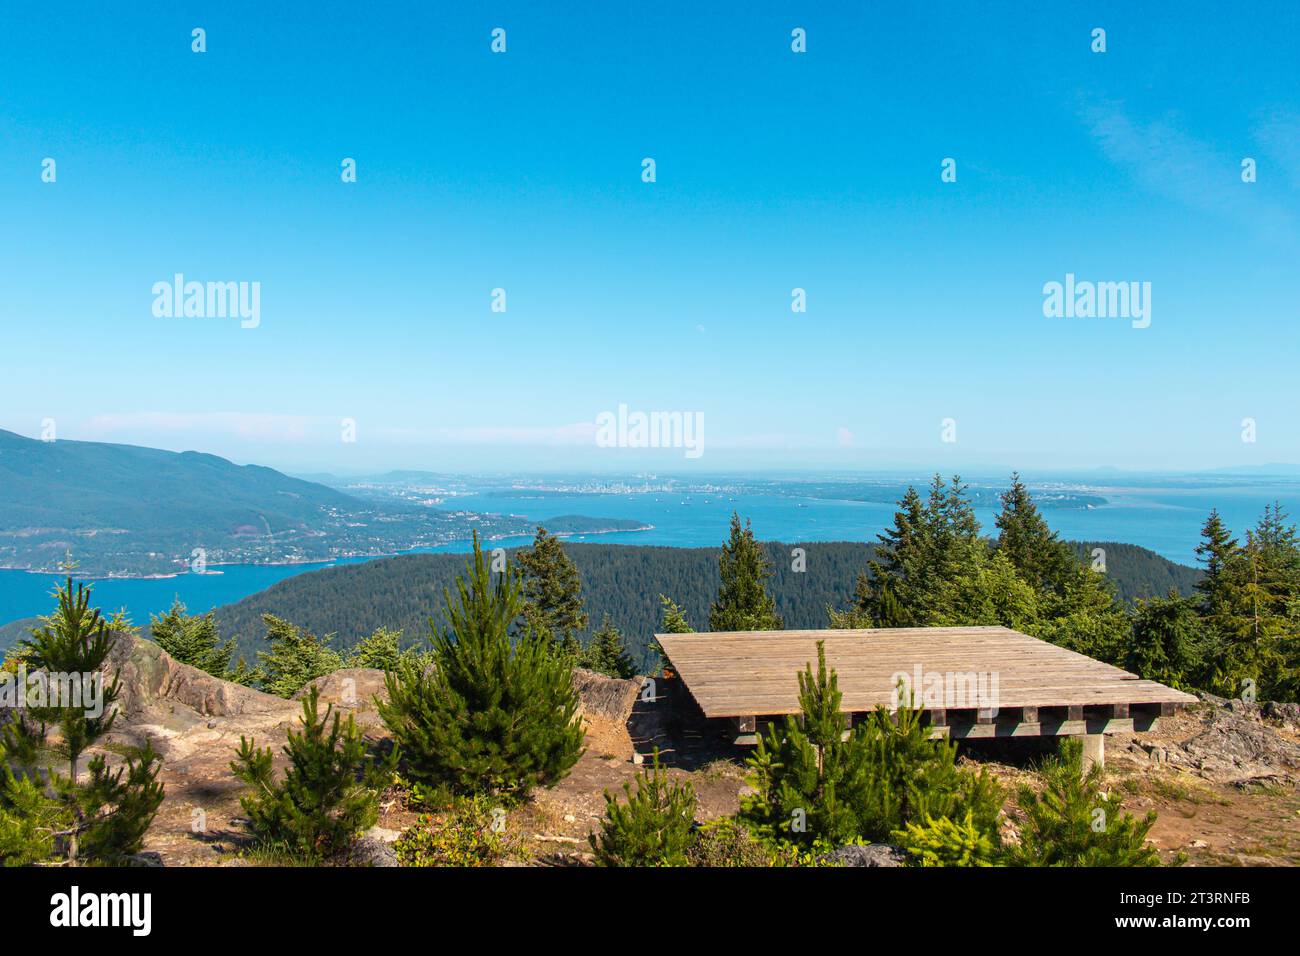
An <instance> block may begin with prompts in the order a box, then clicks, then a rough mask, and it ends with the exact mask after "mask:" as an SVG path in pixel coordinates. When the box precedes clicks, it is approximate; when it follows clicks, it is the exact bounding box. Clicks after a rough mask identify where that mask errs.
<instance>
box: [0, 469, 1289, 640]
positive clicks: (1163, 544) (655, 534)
mask: <svg viewBox="0 0 1300 956" xmlns="http://www.w3.org/2000/svg"><path fill="white" fill-rule="evenodd" d="M1061 484H1062V486H1067V485H1068V487H1069V489H1070V490H1075V491H1079V492H1082V493H1087V494H1092V495H1099V496H1101V497H1104V498H1105V499H1106V504H1104V505H1101V506H1099V507H1095V508H1077V507H1076V508H1060V507H1045V508H1044V509H1043V513H1044V515H1045V517H1046V518H1047V520H1048V523H1049V524H1050V525H1051V526H1052V527H1053V528H1054V529H1055V530H1056V531H1058V532H1059V533H1060V535H1061V537H1062V538H1066V539H1075V540H1092V541H1099V540H1100V541H1122V542H1127V543H1130V544H1137V545H1142V546H1143V547H1147V548H1150V549H1151V550H1153V551H1155V552H1157V553H1159V554H1162V555H1164V556H1165V557H1167V558H1169V559H1171V560H1173V561H1178V562H1180V563H1183V564H1189V565H1194V564H1195V563H1196V555H1195V550H1194V549H1195V547H1196V544H1197V542H1198V540H1199V536H1200V528H1201V525H1202V523H1203V522H1204V521H1205V518H1206V516H1207V515H1208V514H1209V512H1210V509H1211V508H1216V507H1217V508H1218V510H1219V513H1220V514H1221V515H1222V516H1223V518H1224V520H1225V521H1226V522H1227V523H1228V526H1229V527H1230V528H1231V529H1232V530H1233V532H1234V533H1235V534H1237V535H1238V536H1244V533H1245V530H1246V528H1248V527H1251V526H1253V525H1254V523H1255V521H1256V520H1257V519H1258V517H1259V515H1260V512H1261V511H1262V510H1263V508H1264V506H1265V505H1266V504H1268V503H1270V502H1272V501H1275V500H1276V501H1279V502H1281V503H1282V505H1283V507H1285V508H1286V509H1287V510H1288V511H1290V512H1291V514H1292V515H1293V516H1294V515H1297V514H1300V481H1297V480H1288V479H1280V478H1279V479H1241V478H1188V479H1181V480H1175V479H1168V478H1163V479H1158V480H1157V479H1151V480H1138V479H1133V480H1126V481H1125V483H1123V484H1120V483H1115V484H1103V483H1093V482H1089V483H1086V484H1084V483H1081V482H1075V483H1066V482H1062V483H1061ZM446 507H448V508H452V509H455V510H471V511H480V512H496V513H503V514H514V515H523V516H527V517H528V518H530V519H532V520H535V521H546V520H548V519H550V518H554V517H556V516H558V515H565V514H584V515H590V516H594V517H605V518H627V519H633V520H637V521H640V522H643V523H645V524H649V525H653V528H652V529H651V530H648V531H626V532H612V533H608V534H589V535H574V536H572V537H571V538H570V539H569V540H573V541H592V542H607V543H611V544H613V543H624V544H655V545H671V546H675V547H714V546H717V545H718V544H720V543H721V542H722V541H723V539H724V538H725V537H726V535H727V528H728V522H729V520H730V517H731V513H732V511H733V510H734V511H737V512H738V513H739V514H740V515H741V516H742V517H744V518H749V519H750V521H751V522H752V524H753V528H754V533H755V534H756V535H757V536H758V537H759V538H760V539H762V540H779V541H787V542H792V541H873V540H875V536H876V535H877V534H878V533H879V532H880V531H881V530H883V529H884V528H885V527H886V526H887V525H888V524H889V523H890V522H892V520H893V515H894V510H895V506H894V505H893V504H887V503H883V502H863V501H848V500H833V499H826V498H806V497H797V496H791V495H787V494H735V495H730V494H700V493H692V494H685V493H679V494H673V493H668V492H662V491H660V492H637V493H619V494H578V493H574V494H555V493H547V494H545V495H539V494H537V493H535V492H530V491H527V490H519V491H496V492H485V493H479V494H472V495H466V496H458V497H456V498H454V499H451V500H450V501H448V502H447V505H446ZM976 515H977V516H978V518H979V520H980V523H981V524H982V526H983V527H984V528H985V530H986V532H992V530H993V515H994V510H993V509H992V508H977V509H976ZM528 540H529V539H527V538H518V539H508V540H505V541H502V542H495V544H501V545H504V546H507V547H513V546H515V545H522V544H527V543H528ZM435 550H438V551H451V552H463V551H467V550H469V543H468V542H455V543H453V544H449V545H446V546H443V547H440V548H437V549H435ZM348 560H350V561H361V560H368V559H364V558H356V559H348ZM328 566H330V565H329V564H303V565H280V566H267V565H227V566H224V567H219V568H214V569H213V570H219V571H221V572H222V573H221V574H207V575H195V574H184V575H179V576H177V577H174V578H162V579H151V580H120V579H111V580H103V581H98V582H95V584H94V596H95V598H94V599H95V603H96V604H97V605H98V606H100V607H102V608H104V609H105V610H106V611H107V610H117V609H119V608H124V609H126V611H127V612H128V613H129V614H130V615H131V617H132V619H133V620H134V621H135V622H136V623H137V624H141V623H145V622H147V621H148V620H149V617H150V615H151V614H157V613H160V612H162V611H165V610H166V609H167V608H168V607H169V606H170V605H171V602H172V600H173V598H174V597H179V598H180V599H181V600H182V601H184V602H185V604H186V605H187V606H188V607H189V609H190V611H191V612H201V611H206V610H208V609H209V608H212V607H216V606H218V605H222V604H228V603H231V602H233V601H238V600H239V599H241V598H243V597H246V596H248V595H250V594H254V593H256V592H257V591H260V590H262V589H264V588H267V587H270V586H271V585H272V584H274V583H276V582H277V581H280V580H283V579H284V578H287V577H290V576H292V575H295V574H301V573H304V572H306V571H311V570H315V569H318V568H322V567H328ZM56 580H57V578H56V577H55V576H53V575H39V574H29V573H27V572H23V571H5V570H0V623H3V622H6V621H11V620H14V619H17V618H21V617H29V616H32V615H35V614H43V613H47V612H48V611H49V609H50V607H51V598H50V591H51V590H52V588H53V586H54V584H55V582H56Z"/></svg>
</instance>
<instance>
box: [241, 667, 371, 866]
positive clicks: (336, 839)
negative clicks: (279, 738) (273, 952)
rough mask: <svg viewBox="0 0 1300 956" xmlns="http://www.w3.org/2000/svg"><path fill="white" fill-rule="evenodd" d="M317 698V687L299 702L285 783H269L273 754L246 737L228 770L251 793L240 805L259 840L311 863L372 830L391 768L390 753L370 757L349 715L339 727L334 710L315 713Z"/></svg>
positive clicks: (287, 752)
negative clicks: (295, 729)
mask: <svg viewBox="0 0 1300 956" xmlns="http://www.w3.org/2000/svg"><path fill="white" fill-rule="evenodd" d="M319 699H320V691H319V690H318V689H317V688H315V687H313V688H311V690H310V691H309V692H308V694H307V696H306V697H304V698H303V702H302V717H301V723H302V726H301V729H299V730H298V731H296V732H295V731H292V730H291V731H289V741H288V743H287V744H286V745H285V747H284V753H285V755H286V756H287V757H288V758H289V766H288V768H287V769H286V771H285V774H284V779H283V780H280V781H277V780H276V779H275V772H274V769H273V764H274V755H273V754H272V752H271V748H270V747H263V748H258V747H257V746H255V743H256V742H255V741H254V740H250V739H248V738H246V737H240V739H239V750H238V752H237V754H236V759H235V760H233V761H231V764H230V769H231V771H232V772H233V773H234V774H235V776H236V777H238V778H239V779H240V780H242V781H243V782H244V783H246V784H247V785H248V786H249V787H251V788H252V792H251V793H249V794H246V795H245V796H243V797H241V798H240V804H241V805H242V806H243V808H244V812H245V813H246V814H248V820H249V826H250V827H251V829H252V831H253V833H254V834H255V835H256V837H257V838H258V840H259V841H260V842H262V843H265V844H272V845H275V844H279V845H283V846H286V847H288V848H289V849H291V850H293V851H295V852H298V853H301V854H303V855H305V856H306V857H307V858H309V859H313V860H314V859H322V858H327V857H330V856H332V855H334V854H336V853H338V852H340V851H342V850H344V849H346V848H347V846H348V845H349V844H350V843H351V842H352V841H353V840H354V839H355V838H356V837H357V836H358V835H359V834H360V833H362V832H363V831H364V830H367V829H369V828H370V827H372V826H374V824H375V821H376V820H377V819H378V818H379V796H380V794H381V793H382V792H383V791H384V789H385V788H386V787H387V786H388V784H389V782H390V781H391V780H392V777H393V772H394V770H395V768H396V766H397V751H396V750H394V751H393V752H391V753H390V754H389V756H388V757H387V758H385V759H377V758H375V757H374V756H372V755H370V754H368V753H367V748H366V740H365V737H364V735H363V734H362V733H361V731H360V729H358V728H357V725H356V721H355V720H354V719H353V716H352V715H351V714H349V715H348V719H347V722H346V723H343V722H342V721H341V715H339V714H337V713H333V707H332V706H327V707H326V708H325V713H324V714H321V713H320V707H319ZM331 715H332V716H333V720H332V721H331V719H330V718H331Z"/></svg>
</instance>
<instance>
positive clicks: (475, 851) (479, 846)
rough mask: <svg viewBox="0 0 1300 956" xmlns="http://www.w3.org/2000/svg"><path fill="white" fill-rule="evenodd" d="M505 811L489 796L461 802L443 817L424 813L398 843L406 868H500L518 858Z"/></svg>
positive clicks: (395, 845) (469, 798) (517, 850)
mask: <svg viewBox="0 0 1300 956" xmlns="http://www.w3.org/2000/svg"><path fill="white" fill-rule="evenodd" d="M505 819H506V818H505V810H504V809H503V808H501V807H499V806H496V805H495V803H494V802H493V801H491V800H489V799H488V798H487V797H483V796H474V797H468V798H462V799H459V800H457V801H456V802H455V803H454V804H453V806H452V807H451V808H450V810H449V811H448V812H446V813H444V814H441V815H434V814H424V815H422V816H421V817H420V818H419V819H418V820H416V822H415V824H414V825H412V826H411V827H410V828H408V829H407V830H406V832H404V833H403V834H402V836H401V839H399V840H398V841H397V843H396V844H394V849H395V850H396V851H397V860H398V862H399V863H401V864H402V865H403V866H496V865H497V864H499V863H501V862H502V861H503V860H505V859H507V858H508V857H512V856H518V855H519V848H518V845H517V844H516V842H515V841H513V840H511V839H510V837H509V836H508V835H507V833H506V829H505Z"/></svg>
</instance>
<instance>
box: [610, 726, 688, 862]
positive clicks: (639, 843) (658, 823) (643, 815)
mask: <svg viewBox="0 0 1300 956" xmlns="http://www.w3.org/2000/svg"><path fill="white" fill-rule="evenodd" d="M623 796H624V801H623V803H619V801H618V799H617V798H616V797H615V796H614V795H613V794H611V793H610V792H609V791H608V790H606V791H605V819H604V820H603V821H602V822H601V830H600V835H599V837H597V836H596V834H594V833H593V834H591V835H590V836H589V837H588V838H587V839H588V840H589V841H590V843H591V847H592V849H593V850H594V851H595V853H596V862H597V863H599V864H600V865H601V866H685V865H686V863H687V856H686V854H687V850H688V848H689V846H690V840H691V825H692V823H693V822H694V819H695V790H694V788H693V787H692V786H691V784H690V783H689V782H686V783H677V782H674V781H670V780H669V779H668V775H667V774H666V773H664V772H663V770H661V769H660V766H659V751H658V750H656V751H655V754H654V763H653V765H652V767H651V768H650V769H648V770H643V771H642V772H641V773H639V774H638V775H637V779H636V792H635V793H633V792H632V786H631V784H627V783H625V784H623Z"/></svg>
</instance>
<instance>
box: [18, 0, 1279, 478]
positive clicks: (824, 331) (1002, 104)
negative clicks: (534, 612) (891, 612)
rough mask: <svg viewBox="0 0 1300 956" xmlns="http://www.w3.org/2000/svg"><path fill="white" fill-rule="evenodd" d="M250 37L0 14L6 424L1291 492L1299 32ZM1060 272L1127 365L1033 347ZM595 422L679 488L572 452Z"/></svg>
mask: <svg viewBox="0 0 1300 956" xmlns="http://www.w3.org/2000/svg"><path fill="white" fill-rule="evenodd" d="M280 6H281V5H279V4H268V3H265V2H258V3H221V4H186V3H174V2H166V3H163V2H158V3H137V2H133V3H130V4H121V5H114V6H113V9H112V10H111V11H110V10H109V9H108V7H107V6H103V7H98V6H91V5H86V4H64V3H57V2H54V3H48V4H40V5H37V6H35V7H28V8H24V9H22V10H18V9H16V8H15V10H12V11H10V13H9V15H8V16H7V17H6V23H5V27H4V29H3V30H2V31H0V64H3V82H0V218H2V220H3V224H4V225H3V229H2V230H0V336H2V337H0V347H2V351H0V355H2V359H0V427H5V428H9V429H12V430H15V431H18V432H20V433H22V434H27V435H36V434H37V433H38V432H39V429H40V422H41V420H42V419H44V418H53V419H55V420H56V422H57V424H58V429H59V431H58V434H59V437H62V438H89V439H98V440H105V441H124V442H131V443H137V444H147V445H154V446H159V447H166V448H176V449H183V448H198V449H201V450H205V451H212V452H215V453H218V454H224V455H227V456H229V457H232V458H235V459H237V460H240V461H257V462H262V463H266V464H271V465H275V466H278V467H283V468H287V469H293V470H308V469H318V468H320V469H325V468H330V469H334V470H338V471H349V470H353V471H355V470H362V469H368V468H379V467H411V468H432V469H444V468H519V469H529V468H548V467H566V468H568V467H572V468H586V467H591V468H600V469H621V468H634V467H642V466H653V467H658V468H661V469H662V470H681V471H689V470H692V469H694V470H701V471H707V470H714V469H723V468H733V467H734V468H763V467H772V468H791V467H799V466H808V467H834V468H845V469H848V468H873V467H886V466H892V465H900V464H903V465H921V466H925V467H935V468H943V469H945V470H947V469H948V468H949V467H950V466H951V467H963V468H969V467H973V466H979V465H982V464H996V465H1003V464H1005V465H1007V466H1014V467H1020V468H1026V469H1028V468H1040V469H1041V468H1054V467H1062V468H1064V467H1088V466H1101V465H1116V466H1121V467H1132V468H1152V467H1209V466H1222V465H1241V464H1250V463H1262V462H1271V461H1297V460H1300V416H1297V415H1296V414H1295V409H1296V408H1297V407H1300V376H1298V375H1297V374H1296V369H1295V366H1296V364H1297V356H1300V349H1298V348H1297V346H1298V345H1300V314H1298V313H1300V306H1298V305H1297V294H1296V281H1297V276H1298V275H1300V272H1298V270H1297V264H1298V263H1300V257H1298V256H1297V253H1298V252H1300V242H1298V241H1297V239H1298V233H1297V217H1298V216H1300V202H1298V200H1300V83H1297V75H1300V74H1298V72H1297V71H1298V69H1300V59H1298V58H1297V56H1296V52H1295V46H1294V44H1295V38H1296V36H1298V35H1300V12H1298V8H1297V5H1296V4H1293V3H1276V4H1250V5H1247V6H1240V5H1228V4H1210V3H1180V4H1170V5H1160V4H1140V5H1139V4H1133V3H1131V2H1128V3H1113V4H1107V3H1089V4H1068V3H1064V2H1059V3H1050V2H1049V3H963V4H943V3H929V4H875V3H852V4H847V3H845V4H834V3H830V4H828V3H782V4H767V3H745V4H707V5H705V4H698V3H681V4H678V3H671V2H665V3H656V4H650V5H646V4H632V3H608V2H599V3H597V2H593V3H589V4H578V3H566V4H556V5H539V4H537V3H510V4H506V3H486V4H472V5H452V4H432V3H410V4H386V3H329V2H322V3H315V4H312V5H310V8H308V7H307V6H305V5H304V6H303V7H302V10H303V12H301V13H292V14H291V13H288V12H285V11H283V10H280V9H276V8H278V7H280ZM284 6H294V5H284ZM465 6H469V7H471V8H472V9H463V8H464V7H465ZM545 6H553V7H556V8H563V10H564V12H563V13H560V12H549V11H547V10H546V9H544V7H545ZM1139 8H1140V9H1139ZM308 10H310V12H307V11H308ZM194 27H203V28H204V29H206V31H207V46H208V50H207V52H206V53H203V54H195V53H192V52H191V49H190V45H191V37H190V31H191V30H192V29H193V28H194ZM494 27H503V28H505V29H506V31H507V53H506V54H504V55H494V54H492V53H491V52H490V50H489V43H490V32H491V30H492V29H493V28H494ZM794 27H803V28H805V29H806V30H807V35H808V41H807V42H808V52H807V53H805V54H802V55H797V54H794V53H792V52H791V50H790V31H791V29H793V28H794ZM1094 27H1103V28H1105V29H1106V31H1107V52H1106V53H1104V54H1094V53H1092V52H1091V50H1090V43H1091V38H1090V32H1091V30H1092V29H1093V28H1094ZM647 156H649V157H654V159H655V160H656V162H657V173H658V181H657V182H656V183H654V184H645V183H643V182H641V176H640V174H641V160H642V159H643V158H644V157H647ZM1247 156H1249V157H1253V158H1255V159H1256V160H1257V162H1258V182H1256V183H1253V184H1245V183H1242V182H1241V176H1240V163H1241V160H1242V158H1243V157H1247ZM45 157H53V158H54V159H55V160H56V162H57V182H55V183H54V184H47V183H43V182H41V175H40V174H41V161H42V159H43V158H45ZM344 157H353V158H355V159H356V161H357V164H358V182H357V183H355V184H344V183H342V182H341V181H340V175H339V174H340V162H341V160H342V159H343V158H344ZM945 157H953V158H955V159H956V161H957V164H958V165H957V172H958V181H957V182H956V183H952V184H945V183H942V182H941V181H940V163H941V161H942V160H943V159H944V158H945ZM177 272H182V273H184V274H185V275H186V277H187V278H191V279H198V280H200V281H207V280H223V281H224V280H231V281H258V282H260V283H261V287H262V293H261V324H260V326H259V327H258V328H256V329H240V328H239V326H238V323H237V322H236V321H232V320H221V319H170V318H161V319H160V318H156V317H155V316H154V315H153V314H152V311H151V306H152V302H153V296H152V293H151V287H152V285H153V283H155V282H157V281H159V280H169V279H170V278H171V276H172V275H173V274H174V273H177ZM1067 272H1072V273H1075V274H1076V275H1077V276H1079V278H1081V279H1093V280H1099V281H1106V280H1113V281H1127V280H1133V281H1146V282H1150V283H1151V284H1152V322H1151V326H1150V328H1147V329H1133V328H1131V326H1130V323H1129V322H1128V321H1127V320H1124V319H1064V318H1059V319H1049V318H1045V317H1044V316H1043V312H1042V301H1043V295H1042V286H1043V284H1044V283H1045V282H1050V281H1053V280H1056V281H1062V280H1063V279H1064V277H1065V274H1066V273H1067ZM796 286H797V287H803V288H805V289H806V290H807V295H808V311H807V313H806V314H792V312H791V311H790V290H791V289H792V288H794V287H796ZM496 287H502V288H505V289H506V292H507V302H508V311H507V312H506V313H505V314H494V313H492V312H491V311H490V309H489V304H490V294H491V290H492V289H493V288H496ZM620 403H626V404H628V405H629V406H631V407H632V408H633V409H641V410H646V411H650V410H688V411H699V412H702V413H703V414H704V418H705V449H706V452H705V454H704V455H703V456H702V457H701V458H699V459H697V460H694V461H688V460H685V459H684V458H683V456H682V454H681V452H680V451H660V452H645V453H642V452H636V451H631V450H627V449H614V450H611V449H599V448H596V447H595V445H594V441H593V439H592V436H591V427H592V423H594V421H595V419H596V416H597V415H598V414H599V413H600V412H601V411H604V410H613V409H615V408H617V406H618V405H619V404H620ZM344 417H349V418H354V419H355V420H356V422H357V427H358V441H357V442H356V443H355V444H344V443H342V442H340V441H339V431H340V429H339V421H340V419H341V418H344ZM947 417H951V418H954V419H956V421H957V438H958V440H957V442H956V443H955V444H945V443H942V442H941V441H940V421H941V419H943V418H947ZM1245 417H1252V418H1254V419H1256V421H1257V423H1258V441H1257V442H1256V443H1255V444H1245V443H1243V442H1242V441H1241V440H1240V432H1241V420H1242V419H1243V418H1245Z"/></svg>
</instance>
